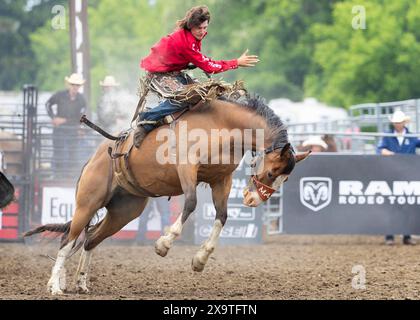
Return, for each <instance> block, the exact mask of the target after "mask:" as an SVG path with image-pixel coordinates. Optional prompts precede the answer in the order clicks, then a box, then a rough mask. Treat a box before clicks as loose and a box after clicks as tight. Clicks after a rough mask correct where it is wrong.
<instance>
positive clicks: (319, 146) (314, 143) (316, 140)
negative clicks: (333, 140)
mask: <svg viewBox="0 0 420 320" xmlns="http://www.w3.org/2000/svg"><path fill="white" fill-rule="evenodd" d="M302 147H303V148H302V150H305V151H308V150H311V151H312V152H325V151H327V149H328V145H327V143H326V142H325V141H324V140H322V138H321V137H319V136H311V137H309V138H308V139H307V140H305V141H304V142H303V143H302Z"/></svg>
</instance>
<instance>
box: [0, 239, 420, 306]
mask: <svg viewBox="0 0 420 320" xmlns="http://www.w3.org/2000/svg"><path fill="white" fill-rule="evenodd" d="M400 243H401V241H398V243H397V244H396V245H395V246H393V247H386V246H384V245H383V238H382V237H379V236H374V237H367V236H290V235H280V236H271V237H269V238H268V239H267V241H265V244H263V245H255V246H219V247H217V248H216V250H215V252H214V253H213V255H212V256H211V258H210V259H209V262H208V263H207V266H206V268H205V270H204V271H203V272H202V273H195V272H193V271H192V270H191V259H192V257H193V255H194V254H195V252H196V251H197V250H198V247H197V246H189V245H181V244H178V245H177V243H175V245H174V247H173V248H172V249H171V251H169V253H168V255H167V256H166V257H165V258H162V257H159V256H158V255H156V254H155V252H154V248H153V246H139V245H120V244H109V243H104V244H102V245H100V246H99V247H98V249H97V250H96V251H95V252H94V254H93V260H92V264H91V273H90V289H91V293H89V294H85V295H83V294H77V293H75V287H74V282H75V281H74V274H75V271H76V267H77V263H78V258H79V253H77V254H76V255H75V256H73V257H72V258H71V259H70V260H69V261H68V264H67V270H68V283H69V285H68V292H67V293H66V294H65V295H63V296H60V297H58V299H72V300H73V299H210V300H213V299H240V300H242V299H257V300H258V299H276V300H277V299H420V245H417V246H403V245H401V244H400ZM57 247H58V242H57V243H55V242H54V243H53V244H51V243H50V244H46V243H42V242H41V243H38V244H36V245H30V246H28V245H24V244H10V243H0V299H57V297H52V296H50V295H49V294H48V293H47V291H46V284H47V281H48V278H49V275H50V271H51V268H52V265H53V261H52V260H51V259H49V258H48V257H46V255H51V256H54V257H55V255H56V252H57ZM353 268H354V269H353ZM352 269H353V271H355V272H358V273H352ZM361 270H362V271H361ZM363 270H364V271H365V280H366V282H365V284H364V285H365V288H364V289H363V288H358V289H357V288H355V287H354V285H356V287H357V285H359V286H360V285H363V283H360V281H363ZM354 277H356V278H354ZM353 278H354V279H353ZM352 282H353V284H354V285H353V286H352Z"/></svg>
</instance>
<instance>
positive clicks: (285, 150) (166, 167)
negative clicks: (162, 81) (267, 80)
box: [25, 96, 309, 295]
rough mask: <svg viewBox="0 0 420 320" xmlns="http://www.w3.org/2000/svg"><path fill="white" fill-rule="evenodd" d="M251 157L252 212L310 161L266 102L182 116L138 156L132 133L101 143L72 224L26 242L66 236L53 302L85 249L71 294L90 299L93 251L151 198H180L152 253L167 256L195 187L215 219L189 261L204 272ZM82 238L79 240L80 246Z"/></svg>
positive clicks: (213, 105)
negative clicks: (72, 261)
mask: <svg viewBox="0 0 420 320" xmlns="http://www.w3.org/2000/svg"><path fill="white" fill-rule="evenodd" d="M245 136H247V137H248V139H244V137H245ZM203 137H204V138H203ZM198 140H200V141H199V142H200V143H199V142H198ZM246 140H248V142H247V141H246ZM259 141H260V142H259ZM198 145H199V147H198ZM248 150H250V151H252V152H254V155H255V157H254V158H253V161H252V162H251V163H250V165H251V166H252V167H253V174H252V175H251V177H250V180H249V183H248V186H247V187H246V188H245V189H244V191H243V194H244V199H243V204H244V205H245V206H250V207H255V206H258V205H260V204H261V203H263V202H264V201H266V200H267V199H268V198H269V197H270V195H271V194H272V193H273V192H274V191H276V190H277V189H278V188H279V187H280V185H281V184H282V183H283V182H285V181H286V180H287V178H288V176H289V175H290V174H291V172H292V170H293V168H294V167H295V164H296V163H298V162H299V161H301V160H303V159H305V158H306V157H307V156H308V155H309V152H304V153H299V154H297V153H295V151H294V150H293V148H292V146H291V144H290V142H289V140H288V136H287V129H286V127H285V125H284V124H283V123H282V121H281V120H280V119H279V118H278V117H277V116H276V115H275V113H274V112H273V111H272V110H271V109H270V108H269V107H268V106H267V105H266V104H265V103H264V100H263V99H260V98H259V97H250V96H247V98H246V99H242V100H229V99H213V100H211V101H208V102H206V103H204V104H202V105H201V106H200V108H199V109H197V110H194V111H191V112H186V113H183V114H182V116H181V117H179V118H178V119H177V121H175V122H173V123H171V124H170V125H163V126H160V127H159V128H156V129H154V130H153V131H151V132H150V133H149V134H148V136H147V137H146V138H145V139H144V141H143V143H142V145H141V147H140V148H139V149H137V148H133V132H132V131H127V135H126V138H125V139H124V141H123V142H121V143H120V145H119V146H118V148H117V147H115V145H114V142H113V141H110V140H105V141H104V142H103V143H102V144H101V145H100V146H99V147H98V149H97V150H96V152H95V154H94V155H93V156H92V157H91V158H90V159H89V161H88V162H87V164H86V165H85V166H84V168H83V169H82V172H81V176H80V178H79V181H78V183H77V189H76V207H75V211H74V215H73V219H72V220H71V221H69V222H67V223H65V224H48V225H43V226H41V227H38V228H36V229H34V230H32V231H29V232H27V233H26V234H25V235H26V236H29V235H33V234H35V233H40V232H43V231H55V232H61V233H64V234H63V236H62V240H61V246H60V249H59V251H58V255H57V258H56V260H55V264H54V266H53V268H52V272H51V277H50V279H49V281H48V285H47V287H48V290H49V291H50V292H51V293H52V294H54V295H56V294H62V293H63V292H64V290H65V289H66V270H65V262H66V259H67V258H68V257H69V256H71V255H72V253H74V252H75V250H76V249H77V248H78V247H82V254H81V256H80V262H79V267H78V270H77V274H76V277H77V280H76V287H77V290H78V292H85V293H86V292H88V291H89V290H88V285H87V284H88V268H89V264H90V260H91V259H90V258H91V254H92V250H93V249H94V248H95V247H96V246H97V245H98V244H99V243H101V242H102V241H103V240H104V239H106V238H107V237H110V236H112V235H113V234H115V233H116V232H118V231H119V230H121V229H122V228H123V227H124V226H125V225H126V224H127V223H129V222H130V221H131V220H133V219H135V218H137V217H138V216H139V215H140V214H141V213H142V211H143V210H144V208H145V206H146V204H147V201H148V198H149V197H161V196H169V197H170V196H177V195H181V194H184V195H185V203H184V207H183V211H182V213H181V214H179V216H178V218H177V219H176V221H175V222H174V223H173V225H171V226H170V228H169V229H168V231H167V232H166V233H165V235H163V236H161V237H160V238H159V239H158V240H157V241H156V244H155V251H156V253H157V254H159V255H160V256H162V257H164V256H166V254H167V253H168V251H169V249H170V248H171V247H172V244H173V242H174V240H175V239H176V238H177V237H178V236H179V235H180V234H181V232H182V229H183V225H184V223H185V221H186V220H187V219H188V217H189V216H190V214H191V213H192V212H193V211H194V210H195V208H196V204H197V194H196V188H197V185H198V184H199V183H206V184H208V185H209V186H210V187H211V191H212V198H213V203H214V206H215V209H216V218H215V221H214V225H213V229H212V231H211V233H210V236H209V238H208V239H207V240H206V241H205V242H204V243H203V244H202V245H201V247H200V248H199V250H198V252H197V253H196V254H195V256H194V257H193V259H192V269H193V270H194V271H202V270H203V269H204V266H205V265H206V263H207V261H208V259H209V256H210V254H211V253H212V252H213V251H214V249H215V246H216V243H217V241H218V238H219V235H220V233H221V231H222V228H223V226H224V225H225V223H226V220H227V203H228V197H229V192H230V189H231V185H232V173H233V172H234V170H235V168H236V167H237V166H238V165H239V162H240V159H241V158H242V157H243V156H244V154H245V152H246V151H248ZM110 156H111V157H110ZM162 160H164V161H162ZM103 207H105V208H106V210H107V213H106V215H105V217H104V219H102V220H101V221H100V222H98V223H96V224H95V225H90V221H91V220H92V218H93V217H94V215H95V213H96V212H97V211H98V210H99V209H101V208H103ZM83 231H85V232H84V239H83V241H79V242H78V243H77V239H78V237H79V235H81V233H82V232H83ZM76 243H77V245H76Z"/></svg>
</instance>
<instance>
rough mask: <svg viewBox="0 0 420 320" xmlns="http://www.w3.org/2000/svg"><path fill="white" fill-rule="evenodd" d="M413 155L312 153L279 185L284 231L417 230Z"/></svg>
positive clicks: (419, 192) (418, 174)
mask: <svg viewBox="0 0 420 320" xmlns="http://www.w3.org/2000/svg"><path fill="white" fill-rule="evenodd" d="M418 162H419V157H418V156H415V155H394V156H388V157H384V156H379V155H339V154H337V155H332V154H314V155H311V156H310V157H309V158H308V159H307V160H306V161H303V162H302V163H300V164H298V165H297V166H296V167H295V170H294V171H293V173H292V175H291V176H290V178H289V180H288V181H287V182H286V183H285V185H284V195H283V196H284V201H283V216H284V231H285V232H286V233H296V234H299V233H301V234H340V233H343V234H393V233H395V234H420V171H419V170H418V168H419V165H418Z"/></svg>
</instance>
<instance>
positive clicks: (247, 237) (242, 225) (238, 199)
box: [195, 163, 263, 244]
mask: <svg viewBox="0 0 420 320" xmlns="http://www.w3.org/2000/svg"><path fill="white" fill-rule="evenodd" d="M246 169H247V166H245V165H243V163H241V164H240V165H239V166H238V169H237V170H236V171H235V173H234V176H233V179H232V188H231V190H230V194H229V199H228V218H227V222H226V224H225V226H224V227H223V229H222V232H221V234H220V238H219V243H220V244H252V243H262V229H263V228H262V226H263V222H262V215H263V206H262V205H261V206H259V207H257V208H250V207H246V206H244V205H243V204H242V201H243V190H244V188H245V187H246V185H247V184H248V179H249V177H248V176H247V175H246V172H247V171H246ZM195 215H196V216H195V218H196V220H195V243H196V244H201V243H203V242H204V241H205V240H207V238H208V237H209V236H210V233H211V230H212V229H213V224H214V220H215V218H216V209H215V208H214V204H213V200H212V194H211V188H210V187H208V186H207V187H203V186H201V185H199V186H198V187H197V209H196V210H195Z"/></svg>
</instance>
